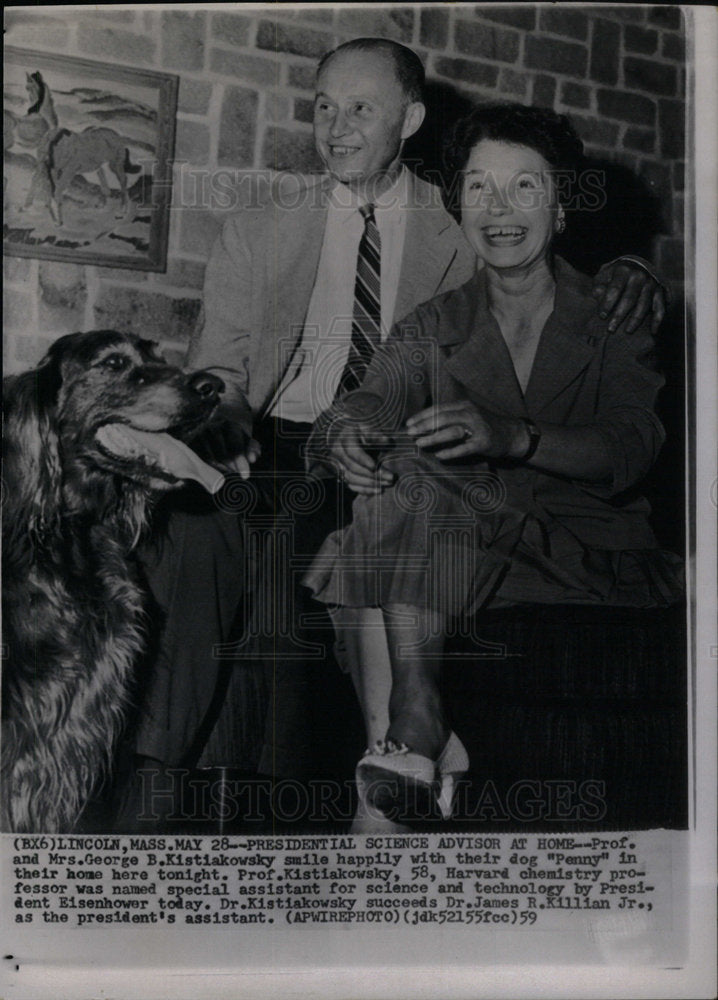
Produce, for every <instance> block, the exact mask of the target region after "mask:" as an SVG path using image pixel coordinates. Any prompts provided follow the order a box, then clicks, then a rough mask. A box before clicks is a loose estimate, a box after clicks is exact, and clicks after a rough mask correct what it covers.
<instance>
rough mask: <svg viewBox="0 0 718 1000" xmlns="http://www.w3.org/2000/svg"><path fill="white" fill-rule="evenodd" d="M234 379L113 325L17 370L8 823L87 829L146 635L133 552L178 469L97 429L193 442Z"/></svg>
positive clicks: (8, 420)
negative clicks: (112, 442) (83, 818)
mask: <svg viewBox="0 0 718 1000" xmlns="http://www.w3.org/2000/svg"><path fill="white" fill-rule="evenodd" d="M222 389H223V386H222V382H221V381H220V380H219V379H218V378H216V377H215V376H213V375H211V374H209V373H207V372H195V373H193V374H190V375H186V374H184V373H183V372H181V371H180V370H179V369H178V368H173V367H171V366H169V365H167V364H165V363H164V361H162V359H161V358H160V357H159V356H158V355H157V354H155V353H154V350H153V347H152V344H150V342H148V341H145V340H141V339H140V338H138V337H134V336H130V335H125V334H121V333H117V332H115V331H112V330H99V331H92V332H89V333H76V334H69V335H68V336H65V337H62V338H60V339H59V340H58V341H56V342H55V343H54V344H53V345H52V347H51V348H50V350H49V352H48V353H47V355H46V357H45V358H44V359H43V361H42V362H41V363H40V365H39V366H38V367H37V368H35V369H34V370H33V371H29V372H26V373H23V374H21V375H14V376H10V377H8V378H7V379H5V382H4V411H5V430H4V472H3V480H4V489H5V496H4V503H3V574H4V581H3V604H4V608H3V617H4V645H3V651H4V653H5V657H4V662H3V728H2V737H3V739H2V777H3V803H4V813H5V815H4V816H3V822H2V827H3V828H4V829H12V830H17V831H28V832H37V831H48V832H50V831H67V830H71V829H73V827H74V826H75V824H76V823H77V820H78V818H79V817H80V814H81V813H82V810H83V808H84V807H85V805H86V804H87V802H88V800H89V798H90V797H91V795H92V792H93V790H94V789H96V788H97V786H98V784H99V783H100V781H101V779H102V777H103V775H104V774H105V773H106V772H107V768H108V764H109V761H110V759H111V755H112V752H113V748H114V746H115V743H116V739H117V737H118V735H119V733H120V731H121V729H122V725H123V720H124V717H125V709H126V707H127V704H128V693H129V691H130V688H131V684H132V679H133V667H134V665H135V664H136V662H137V660H138V657H139V654H140V653H141V651H142V649H143V645H144V642H143V614H144V612H143V592H142V588H141V586H140V584H139V582H138V579H137V578H136V575H135V572H134V570H133V565H132V561H131V559H129V556H130V553H131V550H132V548H133V547H134V545H135V544H136V543H137V541H138V539H139V537H140V535H141V533H142V531H143V529H144V527H145V525H146V523H147V519H148V518H147V515H148V506H149V503H150V501H151V499H152V497H153V495H156V494H158V493H159V492H161V491H165V490H167V489H171V488H172V487H174V486H176V485H178V480H177V479H176V478H174V477H173V476H172V475H171V474H169V473H168V472H165V471H163V470H162V469H161V468H159V467H158V466H157V465H156V464H153V463H152V462H150V461H149V460H147V459H144V458H142V457H141V456H140V455H137V456H136V457H127V456H125V457H120V456H119V455H116V454H113V452H112V451H110V450H109V449H108V448H106V447H105V446H103V445H102V444H101V443H100V440H98V431H100V429H101V428H103V427H107V426H108V425H117V424H124V425H126V426H129V427H131V428H135V429H138V430H141V431H145V432H147V431H149V432H167V433H169V434H171V435H172V436H173V437H176V438H178V439H180V440H183V441H186V440H189V439H191V438H192V437H193V436H194V434H196V433H197V432H199V431H200V430H201V429H202V428H203V427H204V426H205V425H206V424H207V422H208V420H209V418H210V416H211V414H212V412H213V410H214V409H215V406H216V404H217V403H218V401H219V395H220V393H221V391H222ZM99 437H100V439H102V434H101V433H100V435H99Z"/></svg>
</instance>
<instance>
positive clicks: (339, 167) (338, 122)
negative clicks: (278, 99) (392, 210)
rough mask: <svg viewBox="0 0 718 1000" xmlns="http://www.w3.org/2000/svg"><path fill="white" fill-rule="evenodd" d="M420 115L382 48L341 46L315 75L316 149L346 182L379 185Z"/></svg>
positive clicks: (342, 180) (356, 185)
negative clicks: (369, 49)
mask: <svg viewBox="0 0 718 1000" xmlns="http://www.w3.org/2000/svg"><path fill="white" fill-rule="evenodd" d="M417 108H420V109H421V111H422V113H421V114H420V115H419V118H418V124H415V118H416V110H415V109H417ZM422 117H423V105H417V104H408V102H407V100H406V96H405V95H404V92H403V89H402V87H401V84H400V83H399V81H398V80H397V78H396V74H395V72H394V66H393V63H392V60H391V57H390V56H387V55H386V54H385V53H382V52H340V53H339V54H338V55H336V56H334V57H333V58H332V59H330V60H329V62H328V63H327V65H326V66H325V67H324V68H323V69H322V71H321V74H320V76H319V79H318V80H317V96H316V99H315V102H314V139H315V142H316V144H317V150H318V152H319V155H320V156H321V158H322V160H323V161H324V163H325V165H326V167H327V170H328V171H329V173H330V174H332V176H333V177H335V178H336V179H337V180H339V181H341V182H342V183H344V184H348V185H349V186H350V187H354V188H365V187H366V184H367V181H373V182H377V181H378V182H379V187H381V181H380V177H381V175H382V174H385V172H386V171H389V170H392V169H395V168H396V167H397V166H398V163H399V157H400V154H401V146H402V141H403V140H404V139H406V138H407V137H408V136H409V135H411V134H412V133H413V132H414V131H416V129H417V128H418V127H419V124H420V123H421V118H422Z"/></svg>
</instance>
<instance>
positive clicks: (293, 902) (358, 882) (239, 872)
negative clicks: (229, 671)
mask: <svg viewBox="0 0 718 1000" xmlns="http://www.w3.org/2000/svg"><path fill="white" fill-rule="evenodd" d="M644 836H645V835H643V834H641V833H632V834H603V835H601V834H588V833H587V834H574V835H571V836H566V835H563V836H561V835H555V836H552V835H550V834H531V835H524V836H518V835H501V836H478V835H475V834H470V835H457V834H446V835H440V834H431V835H403V834H402V835H387V836H376V837H352V836H325V837H321V836H320V837H274V838H273V837H247V838H238V837H222V836H219V837H191V836H187V837H112V836H107V837H79V836H43V835H39V836H31V835H21V836H16V837H14V838H13V840H12V850H11V852H9V858H10V860H11V871H12V880H13V881H12V906H13V910H14V912H13V917H12V918H11V919H14V922H15V923H16V924H25V925H26V924H35V925H38V924H40V925H43V924H65V925H67V926H68V928H69V927H81V928H85V929H89V928H101V927H105V928H108V926H115V927H117V926H118V925H125V926H127V925H134V926H136V925H143V924H145V925H163V926H165V927H170V926H172V925H175V926H178V925H179V926H187V925H205V926H207V925H214V926H222V925H225V926H234V925H252V924H256V925H260V926H261V925H267V924H278V925H312V924H315V925H324V924H340V923H344V924H380V925H382V926H388V925H392V924H393V925H400V926H414V925H421V924H460V925H465V926H471V925H475V926H484V927H485V926H487V925H490V926H492V927H494V928H495V929H499V928H502V927H504V928H506V929H508V928H509V927H516V928H526V929H528V928H539V929H545V930H551V929H558V928H559V927H563V926H565V922H566V918H567V917H573V918H575V917H577V916H578V915H579V914H590V915H591V916H594V917H595V916H599V914H600V913H601V912H605V913H608V914H620V913H622V912H623V913H625V912H632V913H638V911H642V915H644V916H646V917H648V915H652V914H653V913H654V910H655V909H656V907H657V902H656V900H657V897H658V896H660V893H659V894H657V893H656V882H657V876H658V877H659V878H660V877H661V876H662V875H663V876H664V875H665V873H660V872H657V871H656V870H655V865H654V866H653V868H654V870H651V869H652V866H651V864H650V863H647V859H648V857H649V855H650V852H649V855H646V854H645V853H644V850H643V844H642V838H643V837H644ZM656 916H657V914H656ZM664 916H665V915H664ZM649 919H652V918H649Z"/></svg>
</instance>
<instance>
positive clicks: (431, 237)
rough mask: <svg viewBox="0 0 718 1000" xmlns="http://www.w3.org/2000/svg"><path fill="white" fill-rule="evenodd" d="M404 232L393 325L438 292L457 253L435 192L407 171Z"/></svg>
mask: <svg viewBox="0 0 718 1000" xmlns="http://www.w3.org/2000/svg"><path fill="white" fill-rule="evenodd" d="M407 191H408V199H407V200H408V204H407V207H406V214H407V219H406V231H405V233H404V251H403V255H402V263H401V275H400V279H399V288H398V291H397V296H396V305H395V307H394V321H395V322H396V320H399V319H403V318H404V316H406V315H407V314H408V313H409V312H411V310H412V309H414V308H415V307H416V305H417V303H418V302H426V301H428V300H429V299H431V298H433V297H434V296H435V295H437V294H438V292H439V291H440V289H441V283H442V281H443V280H444V278H445V276H446V273H447V271H448V270H449V268H450V267H451V265H452V263H453V262H454V259H455V258H456V255H457V253H458V250H457V248H456V234H455V232H453V229H454V227H453V225H452V222H451V217H450V216H448V215H447V213H446V210H445V209H444V207H443V206H442V204H441V195H440V193H439V191H438V189H437V188H435V187H433V186H432V185H430V184H426V183H424V182H423V181H421V180H420V179H419V178H418V177H416V175H415V174H412V172H411V171H410V170H409V171H408V178H407Z"/></svg>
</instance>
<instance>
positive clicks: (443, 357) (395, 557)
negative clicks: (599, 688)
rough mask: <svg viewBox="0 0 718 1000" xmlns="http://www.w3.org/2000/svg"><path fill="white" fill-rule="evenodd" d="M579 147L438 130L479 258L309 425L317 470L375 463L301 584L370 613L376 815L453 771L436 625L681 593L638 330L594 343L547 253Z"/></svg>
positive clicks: (510, 126)
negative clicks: (535, 608) (657, 521)
mask: <svg viewBox="0 0 718 1000" xmlns="http://www.w3.org/2000/svg"><path fill="white" fill-rule="evenodd" d="M581 154H582V147H581V143H580V140H579V139H578V137H577V136H576V134H575V132H574V131H573V129H572V128H571V126H570V124H569V123H568V121H567V119H566V118H564V117H562V116H559V115H556V114H554V113H553V112H552V111H548V110H544V109H538V108H527V107H524V106H522V105H502V106H495V107H482V108H479V109H477V110H475V111H474V112H472V113H471V114H470V115H469V116H468V117H467V118H466V119H464V120H463V121H462V122H460V123H459V124H458V125H457V126H456V128H455V130H454V135H453V144H452V147H451V157H452V161H453V167H454V169H455V171H456V173H457V177H459V178H460V185H461V188H460V189H461V210H462V227H463V230H464V233H465V235H466V237H467V239H468V240H469V242H470V243H471V245H472V246H473V248H474V249H475V250H476V253H477V255H478V257H479V258H480V260H481V261H482V262H483V265H484V266H483V267H481V268H480V269H479V270H478V271H477V274H476V275H475V276H474V277H473V278H472V279H471V281H469V282H468V283H467V284H466V285H464V286H463V287H462V288H459V289H458V290H456V291H454V292H450V293H448V294H446V295H442V296H440V297H438V298H436V299H434V300H432V301H431V302H428V303H426V304H425V305H423V306H421V307H419V309H417V310H416V311H415V312H414V313H413V314H412V315H411V316H409V317H408V318H407V319H406V320H404V321H403V322H402V323H400V324H398V326H397V327H396V328H395V330H394V331H393V332H392V336H391V338H390V340H389V341H388V342H387V343H386V344H385V345H384V346H383V347H382V348H381V349H379V350H378V351H377V352H376V354H375V356H374V358H373V360H372V363H371V365H370V367H369V370H368V371H367V374H366V377H365V379H364V381H363V384H362V385H361V386H360V388H358V389H357V390H355V391H353V392H351V393H349V394H348V395H347V396H345V397H344V398H343V399H342V400H341V401H340V402H339V403H337V404H335V406H334V407H333V408H332V410H331V411H329V412H328V413H327V414H325V418H324V419H323V420H322V421H320V422H319V423H318V425H317V427H316V430H315V433H314V436H313V448H314V451H315V453H316V454H318V455H321V456H322V457H323V458H324V459H325V460H327V459H329V460H331V459H334V460H336V461H337V462H340V463H341V465H342V466H343V467H344V468H347V467H348V466H349V467H351V465H352V463H354V464H358V465H362V466H363V467H364V469H365V470H366V469H369V468H371V469H372V470H373V469H376V479H375V481H374V483H373V484H372V485H371V486H370V485H367V486H365V487H361V488H360V489H359V490H358V492H359V493H360V495H359V496H358V497H357V499H356V500H355V502H354V508H353V522H352V524H351V525H350V526H349V527H348V528H346V529H345V530H344V531H342V532H335V533H334V534H332V535H330V536H329V538H328V539H327V541H326V543H325V545H324V547H323V548H322V550H321V551H320V553H319V554H318V556H317V558H316V560H315V562H314V564H313V566H312V569H311V571H310V573H309V574H308V576H307V578H306V580H305V582H306V583H307V585H308V586H310V587H311V589H312V590H313V592H314V595H315V597H316V598H317V599H319V600H321V601H323V602H325V603H327V604H329V605H334V606H335V607H338V608H341V607H342V606H351V607H353V608H362V609H367V615H368V614H369V609H372V608H377V607H379V608H381V609H382V616H383V624H384V628H385V630H386V639H387V643H388V648H389V655H390V659H391V672H392V677H391V693H390V697H389V704H388V720H389V724H388V728H387V731H386V734H385V738H384V740H380V741H379V743H378V744H377V745H376V746H374V747H373V748H372V749H370V750H369V751H367V754H365V756H364V758H363V759H362V761H360V763H359V765H358V767H357V781H358V787H359V791H360V798H365V799H366V800H367V801H368V802H369V804H371V805H374V806H376V807H377V808H379V809H380V810H388V808H389V807H390V806H396V805H397V799H398V800H401V805H400V808H401V810H402V812H403V813H404V815H406V813H407V804H408V803H409V802H410V801H414V802H415V803H416V804H417V807H418V808H419V809H420V810H425V809H426V807H427V800H428V804H431V802H432V801H434V800H435V801H436V804H437V805H438V808H439V810H440V812H441V813H442V815H443V816H444V817H445V818H446V817H448V816H449V815H450V812H451V797H452V789H453V786H454V783H455V779H456V778H457V776H458V775H459V774H460V773H462V772H463V771H465V770H466V769H467V767H468V759H467V756H466V753H465V751H464V749H463V747H462V746H461V744H460V742H459V740H458V738H457V737H456V736H455V735H454V734H453V733H451V731H450V728H449V725H448V722H447V720H446V718H445V713H444V710H443V706H442V703H441V697H440V691H439V681H440V669H441V655H442V651H443V647H444V639H445V634H446V631H447V626H448V624H449V623H450V622H451V620H452V619H455V618H461V617H462V616H469V615H474V614H476V612H477V611H478V610H479V609H481V608H483V607H499V606H507V605H516V604H521V603H561V604H565V603H575V602H577V603H583V604H585V603H589V604H605V605H607V606H608V605H612V606H615V605H625V606H632V607H655V606H661V605H664V604H665V605H667V604H670V603H672V602H673V601H675V600H676V599H677V598H678V597H679V595H680V584H679V580H678V563H679V561H678V559H677V557H675V556H672V555H671V554H668V553H664V552H661V551H660V550H659V549H658V547H657V543H656V540H655V538H654V536H653V533H652V531H651V529H650V527H649V524H648V519H647V515H648V511H649V508H648V505H647V503H646V501H645V500H644V499H642V498H641V497H640V496H638V495H637V494H636V491H635V487H636V484H637V483H639V482H640V480H641V479H642V478H643V477H644V476H645V474H646V473H647V472H648V470H649V469H650V467H651V465H652V464H653V462H654V460H655V458H656V456H657V454H658V451H659V449H660V447H661V445H662V442H663V436H664V435H663V429H662V427H661V425H660V422H659V421H658V418H657V417H656V415H655V412H654V404H655V400H656V396H657V393H658V391H659V389H660V388H661V386H662V385H663V379H662V378H661V376H660V375H658V374H657V373H656V371H655V370H654V368H653V367H652V357H651V352H652V347H653V343H652V339H651V336H650V332H649V331H648V328H647V327H645V328H643V329H641V330H639V331H637V332H636V333H635V334H632V335H631V336H630V337H629V336H626V335H623V334H621V333H620V332H617V333H615V334H609V332H608V328H607V324H606V323H605V322H604V321H602V320H601V319H600V318H599V316H598V312H597V308H596V304H595V301H594V299H593V298H592V296H591V282H590V280H589V279H588V278H586V277H585V276H584V275H581V274H579V273H578V272H576V271H574V270H573V269H572V268H571V267H570V266H569V265H568V264H566V263H565V261H563V260H561V259H560V258H558V257H555V256H554V254H553V253H552V243H553V240H554V238H555V236H556V234H557V233H560V232H562V231H563V229H564V228H565V224H566V210H567V206H566V205H565V204H562V200H561V199H562V197H564V194H565V192H564V191H563V187H564V183H563V182H565V181H566V180H567V179H569V180H570V178H571V177H574V178H575V177H576V176H577V168H578V166H579V163H580V157H581ZM372 448H374V449H378V451H375V452H374V454H373V455H372V454H371V449H372ZM335 614H336V612H335ZM358 666H359V670H360V672H361V674H362V675H363V677H364V678H365V682H366V683H368V684H370V683H372V669H373V664H372V662H371V661H370V660H369V659H367V661H366V662H364V663H360V664H359V665H358ZM409 811H410V810H409ZM424 815H426V812H424Z"/></svg>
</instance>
